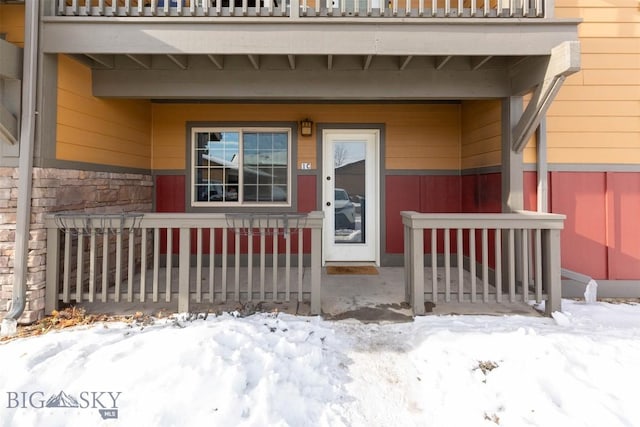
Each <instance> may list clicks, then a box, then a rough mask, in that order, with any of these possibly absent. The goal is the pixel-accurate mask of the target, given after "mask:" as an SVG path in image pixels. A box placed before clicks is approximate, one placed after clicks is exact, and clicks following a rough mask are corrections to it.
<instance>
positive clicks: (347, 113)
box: [152, 104, 460, 170]
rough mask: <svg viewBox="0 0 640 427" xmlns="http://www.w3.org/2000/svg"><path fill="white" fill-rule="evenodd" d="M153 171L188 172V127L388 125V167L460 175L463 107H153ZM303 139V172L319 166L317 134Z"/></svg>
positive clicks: (300, 146)
mask: <svg viewBox="0 0 640 427" xmlns="http://www.w3.org/2000/svg"><path fill="white" fill-rule="evenodd" d="M152 108H153V135H154V140H153V168H154V169H155V170H162V169H173V170H176V169H178V170H181V169H186V168H187V165H186V147H185V144H186V134H185V129H186V123H187V122H188V121H195V122H249V123H250V122H258V121H262V122H269V121H274V122H287V121H293V122H299V121H300V120H302V119H304V118H305V117H309V118H310V119H311V120H313V121H314V123H315V124H318V123H332V124H338V125H339V124H340V123H344V124H352V123H360V124H367V123H370V124H384V125H385V132H386V133H385V135H384V137H385V139H384V141H385V166H386V168H387V169H404V170H424V169H440V170H451V169H453V170H457V169H459V163H460V160H459V159H460V143H459V122H460V120H459V109H460V106H459V105H458V104H315V105H314V104H271V105H267V104H209V105H202V104H153V106H152ZM315 124H314V135H313V136H312V137H301V136H298V137H297V138H298V147H297V148H298V159H297V167H300V164H301V163H310V164H311V168H312V169H316V168H317V167H318V162H319V159H318V158H317V155H316V143H317V139H316V138H317V133H316V129H315Z"/></svg>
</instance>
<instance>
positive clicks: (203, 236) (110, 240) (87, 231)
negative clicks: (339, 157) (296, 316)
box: [46, 212, 323, 314]
mask: <svg viewBox="0 0 640 427" xmlns="http://www.w3.org/2000/svg"><path fill="white" fill-rule="evenodd" d="M322 221H323V219H322V213H321V212H312V213H310V214H301V215H292V214H280V215H275V214H273V215H259V214H257V215H229V214H162V213H147V214H122V215H117V214H116V215H101V214H58V215H51V216H49V217H48V218H47V220H46V227H47V285H46V294H47V296H46V305H47V307H46V310H47V311H48V312H50V311H51V310H53V309H55V308H56V307H57V306H58V304H59V303H60V302H62V303H70V302H72V301H73V302H75V303H82V302H96V303H110V302H140V303H144V302H154V303H157V302H166V303H177V308H178V311H181V312H187V311H189V310H190V306H191V304H193V303H224V302H227V301H232V302H247V301H254V302H258V301H273V302H285V301H298V302H302V301H307V302H310V311H311V314H320V269H321V265H320V263H321V261H320V253H321V247H320V244H321V235H322Z"/></svg>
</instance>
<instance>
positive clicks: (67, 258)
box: [62, 228, 71, 302]
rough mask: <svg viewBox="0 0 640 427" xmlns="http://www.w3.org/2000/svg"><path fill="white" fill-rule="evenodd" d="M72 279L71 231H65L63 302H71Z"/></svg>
mask: <svg viewBox="0 0 640 427" xmlns="http://www.w3.org/2000/svg"><path fill="white" fill-rule="evenodd" d="M70 277H71V230H70V229H68V228H67V229H66V230H65V231H64V274H63V279H62V302H69V301H70V300H71V295H70V289H69V280H70Z"/></svg>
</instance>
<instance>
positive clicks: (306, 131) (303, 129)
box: [300, 119, 313, 136]
mask: <svg viewBox="0 0 640 427" xmlns="http://www.w3.org/2000/svg"><path fill="white" fill-rule="evenodd" d="M312 129H313V122H312V121H311V120H310V119H304V120H302V121H301V122H300V134H301V135H302V136H311V133H312V131H311V130H312Z"/></svg>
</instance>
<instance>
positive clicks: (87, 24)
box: [42, 17, 579, 56]
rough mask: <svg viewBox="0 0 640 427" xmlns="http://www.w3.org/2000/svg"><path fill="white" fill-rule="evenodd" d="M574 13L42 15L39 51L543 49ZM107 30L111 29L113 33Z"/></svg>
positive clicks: (561, 36)
mask: <svg viewBox="0 0 640 427" xmlns="http://www.w3.org/2000/svg"><path fill="white" fill-rule="evenodd" d="M578 23H579V20H574V19H553V20H548V19H531V20H522V19H475V18H474V19H464V20H462V19H438V20H437V21H436V20H430V21H426V20H424V19H406V18H397V19H356V20H351V19H340V20H337V19H336V18H330V19H323V18H318V19H314V20H313V21H310V20H303V19H298V20H293V19H288V18H284V19H280V18H273V19H268V20H267V19H264V18H253V19H252V18H230V19H229V18H213V19H212V18H202V19H180V20H179V22H176V20H175V19H160V18H144V19H143V18H140V19H134V18H127V19H126V20H123V19H117V18H85V19H82V21H79V20H77V18H55V17H48V18H44V19H43V23H42V32H43V38H42V39H43V44H42V51H43V52H45V53H67V54H84V53H93V54H118V53H120V54H134V55H135V54H158V55H160V54H186V55H209V54H217V55H249V54H259V55H397V56H411V55H416V56H419V55H434V56H448V55H487V56H488V55H493V56H509V55H549V54H550V52H551V49H553V48H554V47H555V46H557V45H559V44H560V43H562V42H565V41H572V40H578V35H577V25H578ZM114 34H118V37H117V39H115V40H114V36H113V35H114Z"/></svg>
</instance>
